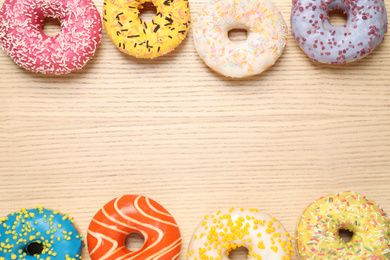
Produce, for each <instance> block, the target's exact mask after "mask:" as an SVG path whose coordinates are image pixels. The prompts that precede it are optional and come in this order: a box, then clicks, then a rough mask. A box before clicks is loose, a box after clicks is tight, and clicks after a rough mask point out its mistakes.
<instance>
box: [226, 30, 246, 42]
mask: <svg viewBox="0 0 390 260" xmlns="http://www.w3.org/2000/svg"><path fill="white" fill-rule="evenodd" d="M228 38H229V40H231V41H232V42H243V41H246V39H248V30H246V29H244V28H233V29H230V30H229V31H228Z"/></svg>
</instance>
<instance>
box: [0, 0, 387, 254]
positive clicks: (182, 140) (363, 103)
mask: <svg viewBox="0 0 390 260" xmlns="http://www.w3.org/2000/svg"><path fill="white" fill-rule="evenodd" d="M2 2H3V1H1V2H0V3H2ZM95 3H96V5H97V7H98V9H99V10H101V9H102V5H103V4H102V1H96V2H95ZM205 3H206V0H199V1H190V7H191V15H192V18H194V17H195V16H196V14H197V13H198V12H199V11H200V9H201V7H202V5H204V4H205ZM274 3H275V4H276V5H277V6H278V7H279V8H280V10H281V11H282V13H283V16H284V18H285V20H286V22H287V24H288V25H290V22H289V20H290V9H291V2H290V1H287V0H275V1H274ZM386 7H387V9H388V10H389V9H390V2H389V1H388V0H386ZM289 27H290V26H289ZM388 37H389V36H388V34H387V36H386V37H385V41H384V42H383V43H382V44H381V45H380V46H379V47H378V48H377V49H376V50H375V52H374V53H372V54H371V55H369V56H368V57H367V58H365V59H363V60H361V61H359V62H355V63H351V64H348V65H345V66H328V65H319V64H313V63H311V62H310V61H309V59H308V58H307V57H306V55H305V54H304V53H303V52H302V51H301V50H300V49H299V47H298V45H297V43H296V42H295V40H294V39H293V38H292V36H291V34H290V35H289V43H288V45H287V48H286V50H285V52H284V54H283V55H282V57H281V58H280V59H279V61H278V62H277V64H276V65H275V66H273V67H271V68H270V69H269V70H268V71H266V72H264V73H263V74H260V75H258V76H254V77H250V78H246V79H244V80H237V79H235V80H233V79H228V78H224V77H222V76H219V75H218V74H216V73H214V72H212V71H211V70H209V69H208V68H207V67H206V66H205V65H204V63H203V62H202V61H201V60H200V58H199V57H198V55H197V53H196V51H195V48H194V44H193V38H192V30H190V33H189V35H188V37H187V39H186V40H185V41H184V42H183V43H182V44H181V45H180V46H179V47H178V48H177V49H176V50H175V51H174V52H173V53H171V54H168V55H166V56H163V57H161V58H158V59H155V60H151V61H150V60H137V59H135V58H132V57H128V56H125V55H123V54H121V53H120V52H119V51H117V49H116V48H115V46H114V45H113V44H112V43H111V41H110V39H109V38H108V36H107V34H106V33H105V31H103V40H102V42H101V44H100V45H99V48H98V50H97V52H96V55H95V57H94V58H93V59H92V60H91V61H90V62H89V63H88V64H87V65H86V67H85V68H84V69H82V70H80V71H77V72H73V73H71V74H68V75H63V76H48V75H38V74H34V73H31V72H28V71H26V70H24V69H21V68H19V67H18V66H16V65H15V64H14V62H13V61H11V59H10V58H9V57H8V56H7V55H6V54H5V52H4V51H1V52H0V195H1V207H0V216H5V215H7V214H8V213H10V212H12V211H15V210H18V209H20V208H22V207H33V206H36V205H43V206H45V207H48V208H53V209H58V210H60V211H62V212H67V213H69V214H70V215H71V216H72V217H74V218H75V221H76V224H77V225H78V226H79V229H80V231H81V233H82V234H83V235H84V236H86V233H87V227H88V224H89V222H90V220H91V218H92V216H93V215H94V214H95V213H96V212H97V211H98V210H99V208H100V207H101V206H103V205H104V204H105V203H106V202H108V201H109V200H111V199H113V198H114V197H117V196H120V195H122V194H126V193H131V194H142V195H146V196H149V197H150V198H153V199H154V200H156V201H158V202H159V203H160V204H162V205H163V206H164V207H166V208H167V209H168V210H169V211H170V212H171V213H172V214H173V215H174V217H175V219H176V221H177V222H178V224H179V226H180V229H181V232H182V238H183V246H182V254H181V256H180V260H184V259H185V253H186V250H187V247H188V243H189V240H190V238H191V235H192V232H193V230H194V229H195V227H196V226H197V225H198V223H199V222H200V221H201V219H202V218H203V216H204V215H205V214H207V213H213V212H215V211H217V210H218V209H222V208H226V207H230V206H237V207H256V208H259V209H261V210H263V211H265V212H268V213H270V214H272V215H274V216H275V217H276V218H278V219H279V220H280V221H281V222H282V223H283V224H284V226H285V227H286V229H287V230H288V231H289V232H290V233H291V234H294V233H295V225H296V222H297V220H298V218H299V216H300V214H301V212H302V211H303V210H304V209H305V207H306V206H307V205H308V204H309V203H310V202H311V201H313V200H315V199H317V198H318V197H320V196H322V195H325V194H329V193H334V192H338V191H346V190H353V191H356V192H359V193H362V194H364V195H366V196H367V197H369V198H371V199H373V200H375V201H376V202H377V203H379V204H380V205H381V206H382V207H383V208H384V210H385V211H387V212H388V213H390V196H389V188H390V73H389V66H390V39H389V38H388ZM84 259H86V260H88V259H90V258H89V256H88V252H87V249H86V248H85V250H84ZM243 259H245V258H243ZM294 259H297V257H294Z"/></svg>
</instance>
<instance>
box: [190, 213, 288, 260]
mask: <svg viewBox="0 0 390 260" xmlns="http://www.w3.org/2000/svg"><path fill="white" fill-rule="evenodd" d="M292 240H293V237H292V236H290V235H289V233H288V232H287V231H286V230H285V229H284V227H283V226H282V224H281V223H280V222H279V221H278V220H276V219H275V218H273V217H272V216H270V215H268V214H266V213H262V212H260V211H259V210H257V209H243V208H241V209H235V208H230V209H229V210H226V211H218V212H217V213H216V214H212V215H206V216H205V217H204V220H202V221H201V223H200V224H199V225H198V227H197V228H196V230H195V232H194V234H193V236H192V238H191V242H190V245H189V248H188V252H187V255H186V258H187V260H211V259H213V260H228V259H229V253H230V252H231V251H232V250H234V249H236V248H238V247H245V248H247V250H248V256H247V257H248V258H247V259H248V260H261V259H267V260H279V259H280V260H290V259H291V256H292V255H293V250H294V249H293V247H292Z"/></svg>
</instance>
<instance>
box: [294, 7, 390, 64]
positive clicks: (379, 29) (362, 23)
mask: <svg viewBox="0 0 390 260" xmlns="http://www.w3.org/2000/svg"><path fill="white" fill-rule="evenodd" d="M337 8H338V9H341V10H344V12H345V13H346V14H347V15H348V20H347V22H346V24H345V25H341V26H333V25H332V24H330V22H329V13H330V12H332V11H333V10H335V9H337ZM291 31H292V34H293V36H294V37H295V39H296V40H297V42H298V44H299V46H300V47H301V48H302V50H303V51H304V52H305V53H306V54H307V55H308V56H309V58H310V59H311V60H313V61H318V62H322V63H330V64H343V63H346V62H350V61H355V60H359V59H361V58H363V57H365V56H366V55H368V54H369V53H371V52H372V51H373V50H374V49H375V48H376V47H377V46H378V45H379V43H381V42H382V40H383V37H384V34H385V33H386V31H387V14H386V8H385V5H384V2H383V0H325V1H323V0H293V7H292V12H291Z"/></svg>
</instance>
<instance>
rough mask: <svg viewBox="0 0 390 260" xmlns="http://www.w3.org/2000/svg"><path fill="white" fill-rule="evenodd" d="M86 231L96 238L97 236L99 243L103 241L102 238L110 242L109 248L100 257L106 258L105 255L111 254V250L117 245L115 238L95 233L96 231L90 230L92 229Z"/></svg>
mask: <svg viewBox="0 0 390 260" xmlns="http://www.w3.org/2000/svg"><path fill="white" fill-rule="evenodd" d="M88 233H89V234H90V235H92V236H94V237H95V238H96V239H98V237H99V239H98V241H100V243H101V242H102V241H103V238H104V240H105V241H108V242H110V243H112V247H111V249H110V250H109V251H108V252H107V253H106V254H105V255H104V256H103V257H102V259H107V257H109V256H111V255H112V252H114V251H115V249H116V248H117V247H118V242H117V241H116V240H114V239H111V238H110V237H107V236H105V235H103V234H102V233H96V232H92V231H89V232H88ZM99 246H100V245H99ZM97 248H98V247H96V248H94V249H97ZM94 252H95V251H93V252H91V253H90V255H92V254H93V253H94Z"/></svg>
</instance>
